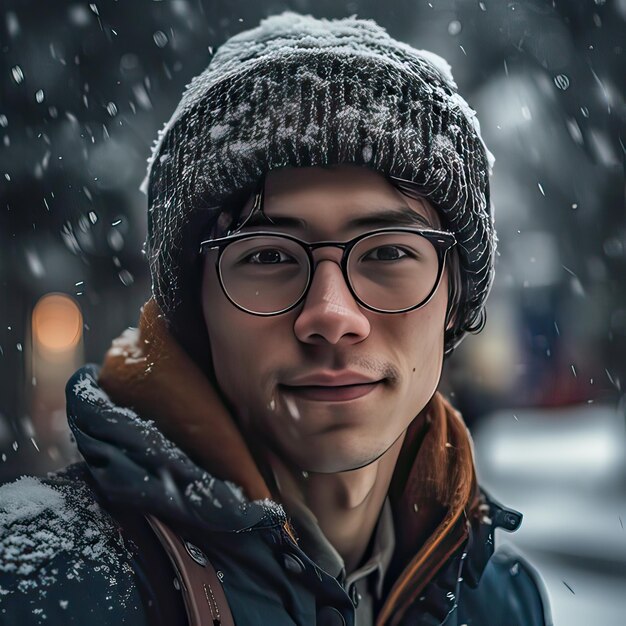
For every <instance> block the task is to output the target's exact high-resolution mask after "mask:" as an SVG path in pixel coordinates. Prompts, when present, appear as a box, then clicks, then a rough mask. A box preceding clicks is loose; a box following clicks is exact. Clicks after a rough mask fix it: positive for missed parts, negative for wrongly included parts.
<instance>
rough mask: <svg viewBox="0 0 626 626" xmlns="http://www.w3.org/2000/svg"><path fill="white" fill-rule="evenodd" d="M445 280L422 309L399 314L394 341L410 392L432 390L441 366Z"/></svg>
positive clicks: (445, 294) (437, 381)
mask: <svg viewBox="0 0 626 626" xmlns="http://www.w3.org/2000/svg"><path fill="white" fill-rule="evenodd" d="M447 302H448V297H447V283H445V281H442V284H441V285H440V288H439V289H438V290H437V293H436V294H435V296H434V297H433V299H432V300H431V301H430V302H429V303H428V304H427V305H426V306H425V307H423V308H421V309H418V310H417V311H411V312H409V313H405V314H404V315H403V319H402V320H401V321H402V323H401V324H400V328H399V331H398V333H397V335H396V342H397V344H398V345H399V346H400V349H401V350H403V355H402V359H403V361H404V367H405V371H406V373H407V377H408V380H409V381H410V383H409V387H410V391H409V393H410V395H412V396H413V395H417V396H422V395H424V394H425V395H426V396H427V398H426V400H428V399H430V397H431V396H432V394H433V393H434V392H435V390H436V388H437V385H438V383H439V378H440V376H441V369H442V366H443V342H444V334H445V315H446V305H447Z"/></svg>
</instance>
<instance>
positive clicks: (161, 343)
mask: <svg viewBox="0 0 626 626" xmlns="http://www.w3.org/2000/svg"><path fill="white" fill-rule="evenodd" d="M67 394H68V418H69V421H70V426H71V428H72V430H73V432H74V435H75V437H76V440H77V444H78V446H79V449H80V451H81V453H82V454H83V456H84V457H85V459H86V460H87V462H88V463H89V465H90V467H91V470H92V473H93V474H94V477H95V478H96V480H97V481H98V482H99V484H100V485H101V486H102V488H103V490H104V491H105V492H107V494H109V497H111V498H112V499H116V500H118V501H125V502H127V503H128V504H129V505H131V506H138V505H140V506H143V508H146V509H147V510H149V511H150V512H152V513H153V514H155V515H160V516H162V517H163V518H164V519H166V520H167V519H169V520H170V521H175V522H177V523H179V524H180V523H183V524H190V525H196V526H197V525H203V526H205V527H207V526H208V527H209V528H215V529H218V528H219V529H220V530H232V531H235V532H237V531H240V530H243V529H249V528H253V527H258V528H260V527H264V526H268V525H275V524H282V525H283V526H285V528H286V530H287V531H288V532H289V529H290V527H289V524H288V522H287V519H286V515H285V512H284V509H283V507H282V506H281V505H279V504H277V503H276V502H272V500H271V499H270V498H269V493H270V492H269V489H268V487H267V484H266V482H265V480H264V478H263V476H264V474H265V473H262V469H259V467H260V466H259V465H257V463H256V461H255V457H254V456H253V454H252V453H251V451H250V449H249V448H248V446H247V444H246V442H245V440H244V439H243V437H242V436H241V434H240V433H239V432H238V430H237V428H236V427H235V426H234V422H233V421H232V419H231V418H230V416H229V414H228V413H227V411H226V410H225V408H224V406H223V404H221V401H220V398H219V396H217V393H216V392H215V390H214V389H213V388H212V387H211V385H210V384H209V383H208V381H207V379H206V377H205V375H204V374H203V373H202V372H201V371H200V370H199V368H198V367H197V366H196V365H195V364H194V362H193V361H192V360H191V359H190V358H189V357H188V356H187V354H186V353H185V352H184V351H183V350H182V348H180V347H179V346H178V344H177V343H176V342H175V341H174V339H173V338H172V337H171V335H170V334H169V332H168V330H167V327H166V325H165V323H164V321H163V320H162V318H161V317H160V314H159V311H158V308H157V307H156V305H155V304H154V302H153V301H149V302H148V303H147V304H146V306H144V308H143V309H142V315H141V318H140V324H139V330H138V331H136V332H134V333H129V332H128V331H127V332H126V333H125V334H124V335H122V337H120V338H118V339H117V340H115V341H114V342H113V347H112V348H111V350H109V352H108V353H107V355H106V358H105V361H104V365H103V367H102V369H101V370H98V368H96V367H95V366H87V367H85V368H82V369H81V370H79V371H78V372H77V373H76V374H75V375H74V377H72V379H71V380H70V382H69V383H68V385H67ZM116 403H117V404H116ZM120 405H122V406H120ZM124 406H132V407H134V408H135V409H136V411H137V412H134V411H131V410H129V409H127V408H124ZM137 414H140V415H142V416H143V415H150V416H151V417H152V418H153V419H154V420H155V422H146V421H145V420H142V419H140V418H139V417H138V416H137ZM183 415H184V416H185V417H184V419H181V416H183ZM207 421H209V422H210V424H211V428H210V429H207V428H206V424H207ZM146 441H148V445H146ZM174 442H175V443H174ZM177 444H178V445H177ZM178 446H180V447H178ZM183 450H184V452H183ZM257 456H258V455H257ZM146 477H147V478H146ZM239 486H241V487H239ZM138 494H139V497H138ZM181 494H182V495H181ZM389 496H390V501H391V505H392V510H393V517H394V521H395V526H396V528H395V531H396V550H395V553H394V557H393V559H392V563H391V565H390V568H389V575H388V576H387V578H386V589H385V593H384V595H385V597H386V601H385V603H384V604H383V606H382V607H380V611H379V618H378V620H377V625H378V626H382V625H383V624H395V623H397V622H398V620H399V619H400V617H401V616H402V615H403V614H404V613H405V612H406V610H407V609H408V608H409V607H410V606H411V605H412V604H413V603H415V602H419V601H420V598H424V600H422V601H423V602H428V606H431V605H432V609H425V610H431V611H434V612H435V613H437V612H439V613H440V614H441V613H442V611H444V610H447V609H450V606H452V608H453V606H454V602H455V598H456V597H458V589H457V587H458V579H459V578H462V577H464V578H465V579H466V581H467V583H468V584H470V586H472V585H475V584H478V581H479V579H480V576H481V574H482V572H483V570H484V568H485V566H486V564H487V562H488V561H489V558H490V557H491V554H492V553H493V530H494V529H495V528H496V527H497V526H502V527H504V528H507V529H508V530H514V529H516V528H517V527H518V526H519V523H520V522H521V514H519V513H517V512H516V511H513V510H512V509H506V508H505V507H502V506H501V505H499V504H498V503H495V501H493V500H492V499H490V498H489V497H488V496H487V495H486V493H485V492H484V491H483V490H481V489H480V488H479V487H478V485H477V482H476V474H475V469H474V462H473V450H472V442H471V437H470V434H469V432H468V431H467V428H466V427H465V424H464V423H463V420H462V418H461V416H460V414H459V413H458V412H457V411H455V410H454V408H453V407H452V406H451V405H450V404H449V403H448V402H447V400H446V399H445V398H444V397H443V396H442V395H441V394H439V393H436V394H435V395H434V396H433V398H432V399H431V401H430V402H429V403H428V405H427V406H426V407H425V408H424V410H423V411H422V412H421V413H420V414H419V415H418V416H417V417H416V418H415V419H414V421H413V423H412V424H411V426H410V427H409V430H408V432H407V436H406V437H405V441H404V444H403V448H402V450H401V452H400V456H399V459H398V463H397V465H396V470H395V472H394V476H393V479H392V483H391V486H390V491H389ZM455 567H456V568H457V571H456V575H455V576H452V575H451V574H450V571H451V570H450V568H452V570H454V568H455ZM459 568H462V570H463V572H464V575H463V576H460V575H459V572H460V569H459ZM448 577H450V584H449V585H447V584H443V586H441V581H442V580H447V578H448ZM435 580H436V581H437V585H433V584H432V583H433V582H434V581H435ZM435 587H437V588H438V589H439V590H441V589H445V588H450V590H449V591H446V592H445V594H444V596H443V598H444V599H445V602H444V601H443V599H442V596H441V593H440V592H439V591H437V592H436V591H434V589H435ZM433 594H434V595H436V596H438V598H439V600H438V601H435V599H434V597H433ZM437 607H438V608H437ZM450 610H451V609H450ZM433 614H434V613H433Z"/></svg>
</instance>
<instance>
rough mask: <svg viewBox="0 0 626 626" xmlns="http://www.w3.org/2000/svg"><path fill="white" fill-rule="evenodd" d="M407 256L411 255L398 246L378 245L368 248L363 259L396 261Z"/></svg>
mask: <svg viewBox="0 0 626 626" xmlns="http://www.w3.org/2000/svg"><path fill="white" fill-rule="evenodd" d="M409 256H413V255H410V254H408V253H407V251H406V250H403V249H402V248H400V247H398V246H380V247H378V248H374V249H373V250H370V251H369V252H368V253H367V254H366V255H365V256H364V257H363V259H364V260H365V261H368V260H370V261H398V260H400V259H403V258H405V257H409Z"/></svg>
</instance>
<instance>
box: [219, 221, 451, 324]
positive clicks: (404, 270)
mask: <svg viewBox="0 0 626 626" xmlns="http://www.w3.org/2000/svg"><path fill="white" fill-rule="evenodd" d="M219 269H220V275H221V279H222V283H223V285H224V289H225V291H226V293H227V294H228V296H229V297H230V298H231V300H233V302H235V303H236V304H238V305H239V306H240V307H242V308H244V309H246V310H248V311H252V312H255V313H266V314H267V313H277V312H279V311H282V310H285V309H288V308H289V307H290V306H292V305H293V304H295V303H296V302H297V301H298V300H299V299H300V298H301V296H302V294H303V293H304V291H305V289H306V287H307V284H308V282H309V276H310V273H311V267H310V263H309V257H308V255H307V253H306V251H305V250H304V248H303V247H302V246H301V245H299V244H298V243H296V242H295V241H292V240H290V239H287V238H284V237H280V236H271V235H267V236H257V237H250V238H247V239H241V240H239V241H234V242H233V243H231V244H230V245H228V246H227V247H226V248H225V249H224V251H223V254H222V256H221V259H220V267H219ZM347 269H348V277H349V280H350V283H351V285H352V289H353V290H354V292H355V293H356V295H357V296H358V298H359V299H360V300H361V301H362V302H363V303H364V304H366V305H367V306H370V307H372V308H375V309H379V310H382V311H399V310H403V309H407V308H411V307H413V306H416V305H418V304H420V303H421V302H423V301H424V300H425V299H426V298H427V297H428V295H429V294H430V292H431V291H432V289H433V287H434V286H435V283H436V281H437V276H438V273H439V258H438V255H437V251H436V249H435V247H434V246H433V244H432V243H431V242H430V241H428V239H426V238H425V237H422V236H421V235H418V234H415V233H403V232H397V233H396V232H392V233H389V232H387V233H378V234H375V235H370V236H368V237H365V238H364V239H361V240H360V241H359V242H358V243H357V244H356V245H355V246H354V247H353V248H352V249H351V251H350V254H349V256H348V261H347Z"/></svg>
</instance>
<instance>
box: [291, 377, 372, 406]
mask: <svg viewBox="0 0 626 626" xmlns="http://www.w3.org/2000/svg"><path fill="white" fill-rule="evenodd" d="M382 382H383V381H382V380H372V379H371V378H368V377H367V376H363V374H358V373H356V372H349V371H342V372H320V373H317V374H314V375H310V376H305V377H302V378H299V379H297V380H293V381H290V383H289V384H283V385H281V387H283V388H284V389H286V390H287V391H289V392H290V393H292V394H293V395H295V396H296V397H298V398H303V399H306V400H317V401H325V402H340V401H342V400H355V399H356V398H361V397H362V396H365V395H367V394H368V393H371V392H372V391H373V390H374V389H376V388H377V387H378V385H379V384H381V383H382Z"/></svg>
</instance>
